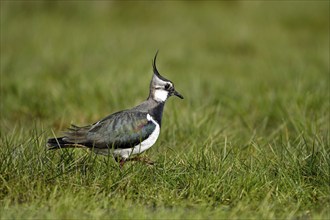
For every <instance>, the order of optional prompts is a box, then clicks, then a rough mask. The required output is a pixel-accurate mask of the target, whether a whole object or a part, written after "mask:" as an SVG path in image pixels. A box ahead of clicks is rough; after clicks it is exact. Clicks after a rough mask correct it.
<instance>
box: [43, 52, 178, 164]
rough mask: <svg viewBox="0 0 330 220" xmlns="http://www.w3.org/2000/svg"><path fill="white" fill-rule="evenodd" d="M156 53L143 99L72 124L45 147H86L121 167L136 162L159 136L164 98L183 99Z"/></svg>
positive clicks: (51, 148) (51, 139)
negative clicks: (98, 117)
mask: <svg viewBox="0 0 330 220" xmlns="http://www.w3.org/2000/svg"><path fill="white" fill-rule="evenodd" d="M157 55H158V51H157V52H156V54H155V57H154V59H153V60H152V67H153V75H152V78H151V81H150V85H149V96H148V98H147V99H146V100H145V101H143V102H142V103H141V104H139V105H137V106H135V107H133V108H131V109H126V110H122V111H118V112H115V113H113V114H110V115H108V116H106V117H105V118H103V119H101V120H99V121H97V122H95V123H93V124H91V125H87V126H82V127H80V126H76V125H73V124H72V125H71V127H69V128H68V129H67V131H65V132H64V134H63V136H62V137H54V138H49V139H48V140H47V147H48V149H49V150H56V149H61V148H85V149H89V150H91V151H93V152H94V153H96V154H101V155H112V156H113V157H114V159H115V160H116V161H117V162H118V163H119V164H120V166H121V167H122V166H123V165H124V163H125V162H126V161H130V160H136V161H139V160H140V157H139V155H140V154H141V153H143V152H144V151H146V150H148V149H149V148H150V147H152V146H153V145H154V144H155V143H156V141H157V139H158V137H159V134H160V129H161V125H162V117H163V111H164V106H165V102H166V100H168V98H169V97H171V96H177V97H179V98H180V99H183V96H182V95H181V94H180V93H179V92H178V91H176V89H175V87H174V83H173V82H172V81H171V80H168V79H166V78H165V77H163V76H162V75H161V74H160V73H159V71H158V70H157V67H156V59H157ZM144 162H147V163H149V162H150V161H148V160H144ZM150 164H153V162H150Z"/></svg>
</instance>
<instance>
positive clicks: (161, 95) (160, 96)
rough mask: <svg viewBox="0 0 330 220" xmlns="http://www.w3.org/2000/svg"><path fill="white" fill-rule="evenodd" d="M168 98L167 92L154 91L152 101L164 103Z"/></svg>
mask: <svg viewBox="0 0 330 220" xmlns="http://www.w3.org/2000/svg"><path fill="white" fill-rule="evenodd" d="M167 97H168V91H166V90H162V89H156V90H155V94H154V99H155V100H156V101H158V102H165V101H166V99H167Z"/></svg>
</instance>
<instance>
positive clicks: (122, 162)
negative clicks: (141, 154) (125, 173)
mask: <svg viewBox="0 0 330 220" xmlns="http://www.w3.org/2000/svg"><path fill="white" fill-rule="evenodd" d="M125 162H126V160H125V159H124V158H122V159H120V161H119V166H120V168H122V167H123V166H124V164H125Z"/></svg>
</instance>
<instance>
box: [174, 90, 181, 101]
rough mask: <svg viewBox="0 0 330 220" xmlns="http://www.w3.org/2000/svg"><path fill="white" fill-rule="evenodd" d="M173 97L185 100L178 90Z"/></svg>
mask: <svg viewBox="0 0 330 220" xmlns="http://www.w3.org/2000/svg"><path fill="white" fill-rule="evenodd" d="M173 95H175V96H177V97H179V98H180V99H183V96H182V95H181V94H180V93H178V92H177V91H176V90H174V92H173Z"/></svg>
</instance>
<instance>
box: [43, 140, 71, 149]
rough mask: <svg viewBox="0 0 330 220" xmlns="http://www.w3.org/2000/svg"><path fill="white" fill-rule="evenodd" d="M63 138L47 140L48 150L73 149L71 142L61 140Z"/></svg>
mask: <svg viewBox="0 0 330 220" xmlns="http://www.w3.org/2000/svg"><path fill="white" fill-rule="evenodd" d="M63 138H64V137H58V138H49V139H48V141H47V147H48V150H56V149H60V148H70V147H73V146H72V144H73V143H71V142H67V141H65V140H63Z"/></svg>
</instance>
